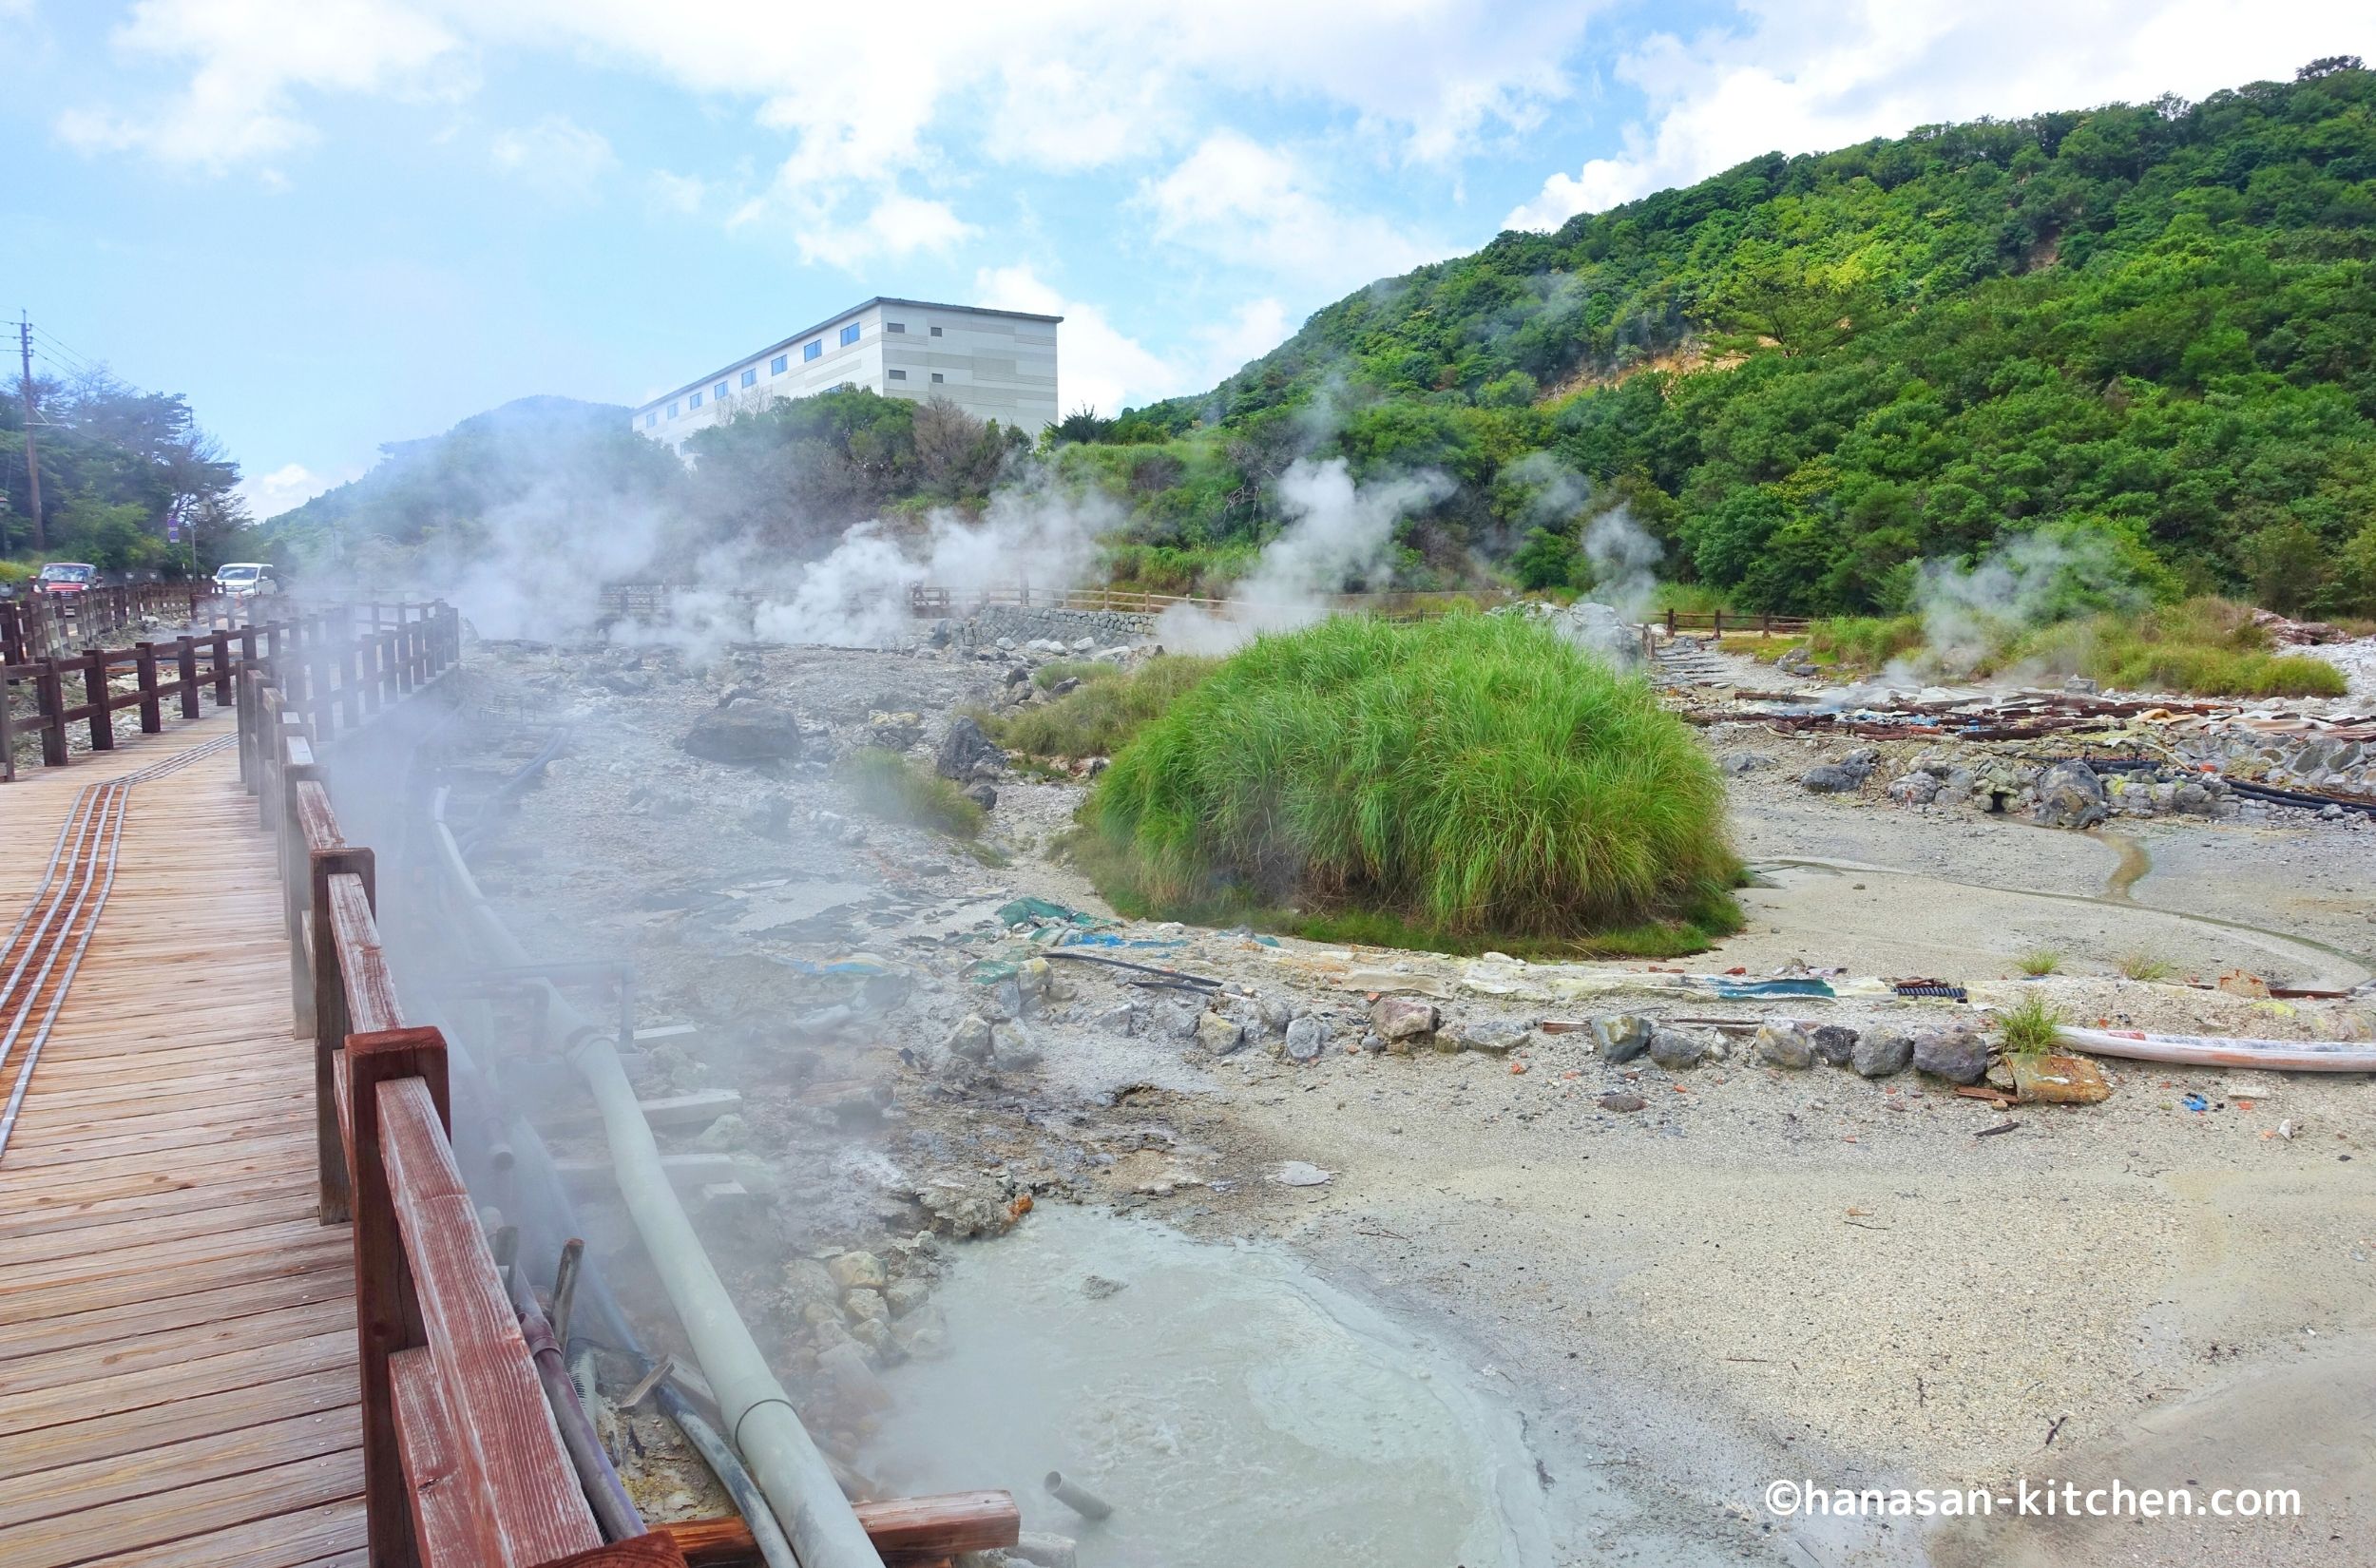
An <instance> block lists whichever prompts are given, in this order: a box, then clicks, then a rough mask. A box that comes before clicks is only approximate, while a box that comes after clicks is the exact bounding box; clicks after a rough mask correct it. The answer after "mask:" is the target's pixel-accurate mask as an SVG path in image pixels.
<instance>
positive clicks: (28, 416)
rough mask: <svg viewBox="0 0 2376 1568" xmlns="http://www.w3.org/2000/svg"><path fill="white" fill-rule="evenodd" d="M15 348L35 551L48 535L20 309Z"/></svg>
mask: <svg viewBox="0 0 2376 1568" xmlns="http://www.w3.org/2000/svg"><path fill="white" fill-rule="evenodd" d="M16 352H17V357H18V359H19V361H20V362H22V363H23V365H24V367H25V378H24V379H23V380H22V381H20V382H19V383H17V386H18V391H19V392H20V393H21V394H22V395H23V397H24V399H25V485H26V488H27V489H28V490H29V492H30V493H31V498H32V503H33V549H34V552H35V553H36V554H38V553H39V552H41V551H43V550H46V549H48V547H49V536H48V534H47V533H45V532H43V530H42V526H41V460H40V458H39V457H38V456H37V455H36V454H35V453H34V451H33V323H32V320H31V318H30V317H29V316H26V314H25V313H24V312H23V311H19V312H17V313H16Z"/></svg>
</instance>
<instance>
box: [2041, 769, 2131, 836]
mask: <svg viewBox="0 0 2376 1568" xmlns="http://www.w3.org/2000/svg"><path fill="white" fill-rule="evenodd" d="M2111 814H2112V803H2111V802H2110V801H2109V800H2108V799H2106V798H2105V796H2104V786H2103V780H2102V779H2100V778H2098V777H2097V776H2096V770H2095V769H2093V768H2091V767H2089V766H2088V765H2087V764H2086V763H2084V762H2080V761H2079V760H2077V759H2072V760H2069V761H2063V762H2058V763H2056V764H2055V765H2054V766H2053V767H2051V768H2048V769H2047V770H2046V772H2045V775H2044V776H2043V777H2041V778H2040V779H2039V781H2038V803H2037V804H2036V805H2035V806H2033V807H2031V808H2030V820H2031V821H2033V822H2037V823H2040V824H2041V825H2043V826H2045V827H2048V828H2092V827H2094V826H2095V825H2096V824H2097V823H2098V822H2101V821H2102V820H2103V819H2104V818H2106V817H2108V816H2110V815H2111Z"/></svg>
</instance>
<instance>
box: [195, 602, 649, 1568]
mask: <svg viewBox="0 0 2376 1568" xmlns="http://www.w3.org/2000/svg"><path fill="white" fill-rule="evenodd" d="M382 621H383V618H382V617H381V616H380V615H379V614H376V613H374V614H373V615H372V617H371V621H370V623H369V625H368V626H367V625H365V624H364V623H363V621H361V620H360V618H359V617H358V616H357V615H355V614H354V613H353V612H351V611H328V612H323V613H322V614H320V615H317V616H314V617H309V618H307V620H306V621H303V622H290V623H286V625H284V626H282V627H265V628H259V631H260V632H261V633H262V634H264V636H263V641H266V642H267V643H269V644H273V645H272V646H271V647H270V648H269V651H266V652H264V653H262V654H261V655H260V656H259V658H258V659H257V660H254V661H253V662H252V663H249V664H246V665H244V666H243V667H242V668H241V669H240V672H239V691H240V698H239V703H240V770H241V774H242V776H243V777H244V778H245V779H246V781H247V783H248V786H249V788H250V789H252V790H253V791H254V792H255V793H256V795H257V799H258V809H259V815H260V816H261V817H262V818H263V820H264V822H265V824H266V825H267V826H268V827H270V828H272V829H274V830H275V831H276V832H277V833H278V841H279V847H280V867H281V874H282V880H283V885H284V904H285V909H286V913H287V917H288V930H289V936H290V974H291V978H292V981H293V983H294V985H295V990H296V1002H297V1018H298V1023H299V1026H300V1028H301V1029H302V1030H304V1031H305V1032H306V1033H307V1034H308V1035H310V1036H311V1038H312V1041H313V1045H314V1061H315V1086H316V1103H315V1121H316V1159H317V1164H318V1167H319V1170H318V1179H319V1184H320V1212H321V1216H322V1219H323V1222H324V1223H332V1222H335V1221H338V1220H350V1221H351V1222H352V1225H353V1235H354V1287H355V1343H356V1353H357V1359H358V1362H359V1366H360V1375H361V1385H362V1388H361V1393H362V1399H361V1404H362V1422H363V1487H364V1509H365V1515H366V1520H367V1524H368V1529H369V1532H370V1545H371V1561H372V1562H373V1563H374V1564H375V1565H384V1568H464V1565H468V1568H536V1565H546V1564H559V1563H563V1562H568V1563H584V1564H588V1565H592V1564H598V1563H600V1564H617V1565H624V1564H631V1563H632V1564H681V1563H682V1562H683V1560H684V1558H683V1555H682V1554H681V1552H680V1551H679V1550H678V1548H677V1546H676V1545H675V1543H674V1542H673V1541H672V1540H670V1539H668V1538H667V1537H665V1536H659V1535H646V1536H643V1537H641V1538H639V1539H635V1540H632V1541H622V1542H614V1543H611V1544H608V1545H605V1544H604V1541H603V1539H602V1535H601V1532H600V1530H599V1529H598V1528H597V1527H596V1524H595V1521H594V1516H593V1512H592V1510H591V1509H590V1508H589V1507H588V1506H587V1504H586V1501H585V1496H584V1491H583V1490H582V1489H581V1487H580V1484H579V1482H578V1478H577V1475H576V1472H575V1471H574V1470H573V1469H572V1468H571V1466H570V1463H569V1459H568V1456H567V1453H566V1452H565V1449H564V1447H563V1445H562V1440H561V1434H560V1430H559V1428H558V1427H557V1426H556V1425H555V1424H554V1420H553V1416H552V1413H551V1410H550V1408H549V1406H547V1405H546V1400H545V1394H544V1391H543V1389H542V1387H541V1386H539V1384H538V1381H537V1376H536V1370H535V1367H534V1364H533V1362H532V1361H531V1360H530V1359H529V1353H528V1348H527V1341H526V1339H525V1338H524V1336H523V1334H522V1332H521V1329H520V1323H519V1319H518V1316H517V1314H516V1313H515V1312H514V1310H513V1309H512V1307H511V1303H510V1299H509V1295H508V1292H507V1291H506V1290H505V1288H504V1285H503V1281H502V1278H501V1276H500V1275H499V1274H498V1273H497V1272H496V1270H495V1262H494V1258H493V1256H492V1255H491V1254H490V1253H489V1250H488V1246H487V1242H486V1238H485V1235H484V1233H482V1231H481V1229H480V1224H479V1217H478V1210H477V1207H476V1205H475V1204H474V1203H473V1202H472V1201H471V1198H470V1195H469V1190H468V1189H467V1188H466V1187H465V1186H464V1185H463V1181H462V1175H461V1170H460V1168H459V1166H458V1165H457V1164H456V1162H455V1159H454V1152H453V1145H452V1143H451V1141H450V1137H449V1134H450V1118H451V1106H450V1100H449V1099H448V1091H447V1072H446V1042H445V1037H444V1036H443V1035H442V1034H441V1033H440V1032H439V1031H438V1030H437V1029H435V1028H431V1027H421V1026H416V1025H414V1024H412V1023H409V1022H408V1021H407V1020H406V1018H405V1016H404V1012H403V1009H402V1008H401V1006H400V1005H399V1004H398V1002H397V998H396V991H395V985H394V982H393V977H392V976H391V974H390V972H389V968H388V961H387V954H386V952H385V950H384V949H383V947H382V946H381V943H380V938H379V928H378V925H377V912H376V898H377V888H376V886H375V880H376V879H375V866H374V856H373V853H372V851H371V850H370V849H368V848H366V847H363V846H360V845H354V844H349V843H348V842H347V841H346V838H345V836H344V835H343V833H342V832H340V829H339V825H338V817H337V813H336V812H335V810H334V809H333V808H332V805H331V802H330V795H329V793H328V790H327V788H326V786H325V785H324V783H323V781H322V777H321V764H320V760H319V758H320V756H321V755H322V753H323V751H324V750H325V749H327V748H329V747H331V746H333V745H335V743H336V740H337V739H338V738H341V737H343V736H346V735H348V734H351V733H353V732H354V731H355V730H356V729H357V728H358V727H360V726H365V725H368V724H370V723H371V722H372V718H373V716H374V714H376V713H377V712H378V711H379V710H380V709H381V708H382V707H384V706H386V705H387V704H389V703H391V702H392V701H393V700H395V699H398V698H403V697H405V696H408V695H415V694H419V693H422V692H425V691H428V690H431V689H432V688H433V687H435V686H437V685H438V684H439V683H440V682H442V681H443V679H445V678H446V676H447V675H449V674H450V672H451V671H452V670H453V669H454V668H455V660H456V658H457V655H458V653H459V636H460V630H459V622H458V621H457V620H456V618H455V615H454V612H453V611H452V610H451V609H450V607H448V606H445V605H429V606H408V607H404V608H402V609H400V610H399V611H398V612H397V614H396V617H395V624H394V625H393V626H390V625H384V624H383V623H382ZM291 627H296V628H299V629H297V630H296V631H295V632H294V634H293V635H291V636H289V637H288V638H287V639H286V640H285V641H284V640H282V639H279V638H275V637H273V636H271V634H272V633H274V632H276V631H282V630H288V629H289V628H291Z"/></svg>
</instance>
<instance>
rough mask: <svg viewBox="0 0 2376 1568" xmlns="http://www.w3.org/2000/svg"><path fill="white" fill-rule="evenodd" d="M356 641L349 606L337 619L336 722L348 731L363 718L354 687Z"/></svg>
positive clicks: (357, 666)
mask: <svg viewBox="0 0 2376 1568" xmlns="http://www.w3.org/2000/svg"><path fill="white" fill-rule="evenodd" d="M356 641H357V639H356V637H355V632H354V608H353V607H352V606H350V607H348V608H346V609H344V610H342V611H340V612H339V617H338V722H339V724H340V725H341V726H343V727H344V728H346V729H350V730H352V729H353V728H354V725H355V721H356V720H357V719H359V718H361V717H363V703H362V694H361V693H360V692H359V691H357V689H356V686H355V682H356V680H357V679H359V678H360V675H361V670H360V665H361V662H362V660H361V657H360V650H359V649H358V648H357V647H356V645H355V644H356Z"/></svg>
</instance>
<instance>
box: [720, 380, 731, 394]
mask: <svg viewBox="0 0 2376 1568" xmlns="http://www.w3.org/2000/svg"><path fill="white" fill-rule="evenodd" d="M732 390H733V389H732V388H730V387H728V386H727V385H726V383H724V382H723V381H720V382H719V384H718V388H717V392H718V395H719V396H720V397H723V396H725V395H726V394H727V392H731V391H732Z"/></svg>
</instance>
